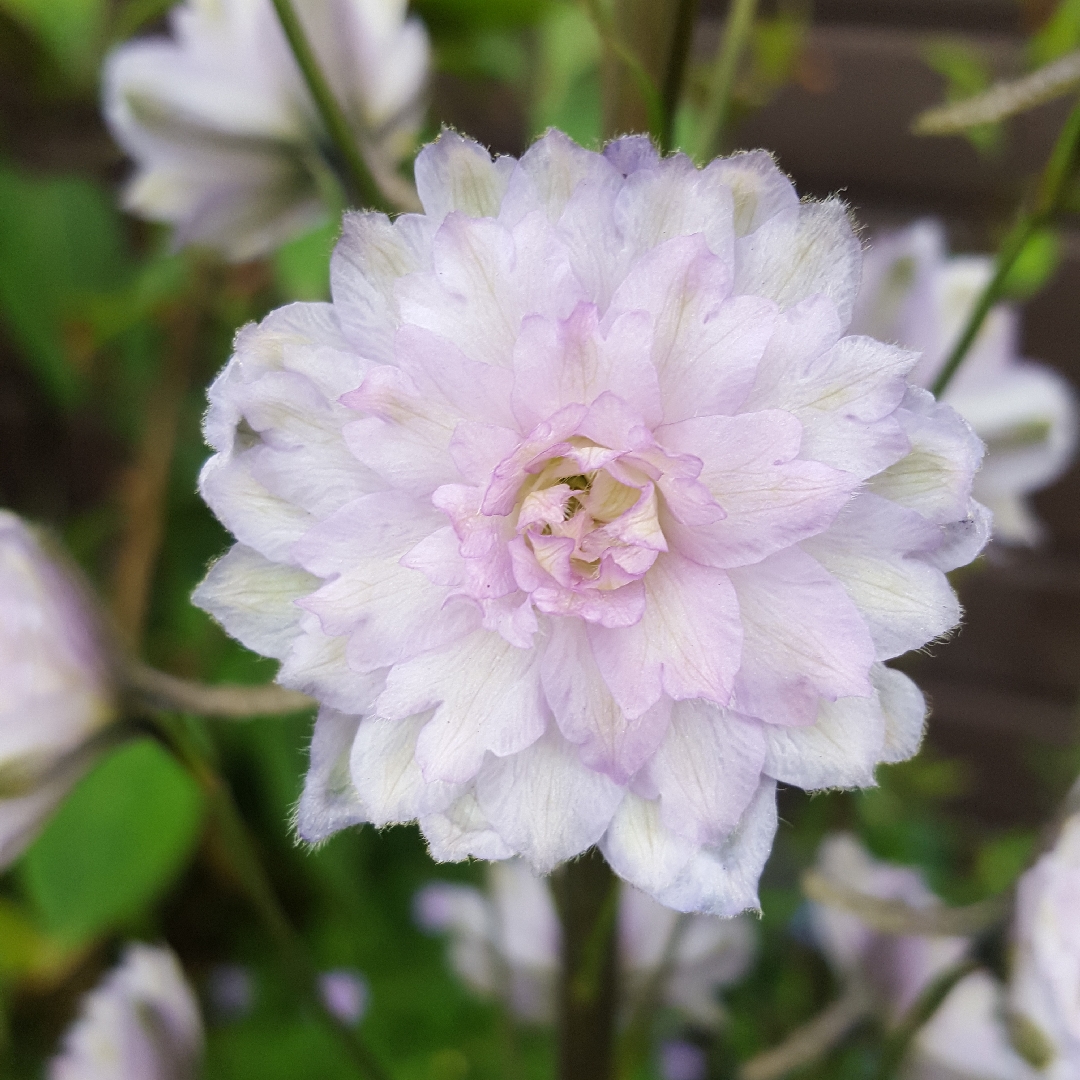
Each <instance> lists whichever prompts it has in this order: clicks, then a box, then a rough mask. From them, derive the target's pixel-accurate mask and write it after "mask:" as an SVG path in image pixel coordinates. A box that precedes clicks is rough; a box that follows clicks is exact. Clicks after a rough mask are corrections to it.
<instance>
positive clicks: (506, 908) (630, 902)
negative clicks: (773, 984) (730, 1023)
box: [414, 859, 754, 1027]
mask: <svg viewBox="0 0 1080 1080" xmlns="http://www.w3.org/2000/svg"><path fill="white" fill-rule="evenodd" d="M414 907H415V911H416V916H417V920H418V921H419V923H420V925H421V926H423V927H424V928H425V929H427V930H432V931H443V932H448V933H449V935H450V959H451V963H452V964H453V967H454V969H455V971H456V972H457V973H458V975H460V976H461V978H462V979H463V980H464V981H465V982H466V983H467V984H468V985H469V986H471V987H472V988H473V989H474V990H477V991H479V992H480V993H483V994H487V995H501V996H505V998H506V1000H507V1003H508V1004H509V1005H510V1007H511V1008H512V1009H513V1010H514V1012H515V1013H517V1014H518V1015H519V1016H521V1017H522V1018H524V1019H526V1020H531V1021H536V1022H550V1021H551V1020H552V1019H553V1017H554V1015H555V986H556V982H557V979H558V972H559V948H560V941H561V935H562V931H561V929H560V926H559V918H558V915H557V914H556V911H555V904H554V902H553V900H552V898H551V892H550V890H549V889H548V885H547V882H546V881H545V880H544V879H543V878H540V877H537V876H536V875H535V874H534V873H533V872H532V871H531V870H530V869H529V868H528V866H526V865H525V864H524V863H523V862H521V861H520V860H518V859H511V860H508V861H506V862H500V863H494V864H493V865H492V866H491V867H489V870H488V890H487V893H486V894H485V893H484V892H481V891H480V890H479V889H474V888H471V887H470V886H467V885H453V884H449V883H447V882H435V883H432V884H430V885H427V886H425V887H424V888H423V889H422V890H421V891H420V892H419V893H418V894H417V896H416V901H415V905H414ZM673 935H674V937H673ZM618 950H619V970H620V972H621V975H622V978H623V979H624V980H626V982H627V984H628V993H627V995H626V996H627V999H633V997H634V995H635V993H637V992H640V991H641V990H642V989H643V988H644V987H645V986H646V985H647V984H648V982H649V981H650V980H651V979H652V978H654V977H655V976H656V974H657V972H658V971H659V970H660V968H661V965H662V964H664V963H665V961H666V958H667V956H668V953H669V950H670V965H671V967H670V974H669V975H668V976H667V979H666V980H665V981H664V983H663V985H662V987H661V988H660V993H659V997H660V1000H661V1001H662V1003H663V1004H665V1005H667V1006H668V1007H670V1008H672V1009H674V1010H676V1011H677V1012H678V1013H679V1014H680V1015H681V1016H682V1017H683V1018H684V1019H687V1020H690V1021H693V1022H694V1023H696V1024H699V1025H702V1026H705V1027H715V1026H716V1025H718V1024H719V1023H720V1022H721V1021H722V1019H723V1011H722V1009H721V1007H720V1004H719V1002H718V1001H717V997H716V993H717V990H718V989H719V988H721V987H724V986H729V985H731V984H732V983H734V982H736V981H737V980H738V979H739V978H740V977H741V976H742V975H743V974H745V972H746V969H747V968H748V967H749V965H750V961H751V959H752V958H753V954H754V931H753V928H752V926H751V924H750V921H749V919H748V917H747V916H741V917H738V918H734V919H720V918H716V917H715V916H709V915H693V916H690V917H689V920H688V921H686V922H682V923H680V922H679V916H678V915H676V913H675V912H674V911H672V910H671V909H670V908H666V907H663V906H662V905H660V904H658V903H657V902H656V901H655V900H652V899H650V898H649V897H648V896H646V895H645V894H644V893H642V892H640V891H638V890H637V889H634V888H631V887H629V886H625V885H624V886H622V887H621V892H620V894H619V913H618Z"/></svg>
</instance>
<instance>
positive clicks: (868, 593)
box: [803, 494, 960, 660]
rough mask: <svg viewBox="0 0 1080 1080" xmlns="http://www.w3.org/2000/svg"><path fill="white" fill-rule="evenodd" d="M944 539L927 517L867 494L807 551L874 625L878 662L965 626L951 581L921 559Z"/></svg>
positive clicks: (807, 545) (806, 546)
mask: <svg viewBox="0 0 1080 1080" xmlns="http://www.w3.org/2000/svg"><path fill="white" fill-rule="evenodd" d="M940 542H941V533H940V531H939V530H938V529H936V528H935V527H934V526H933V525H931V524H930V523H929V522H928V521H927V520H926V519H925V518H923V517H921V516H920V515H919V514H916V513H915V512H913V511H911V510H905V509H904V508H903V507H900V506H897V505H896V503H893V502H889V501H888V500H887V499H882V498H879V497H877V496H875V495H870V494H867V495H862V496H860V497H859V498H857V499H855V500H854V501H853V502H852V503H851V504H850V506H848V508H847V509H846V510H845V511H844V512H843V513H842V514H841V515H840V516H839V517H838V518H837V519H836V521H835V522H834V523H833V525H832V527H831V528H830V529H829V530H828V531H827V532H825V533H823V534H822V535H820V536H817V537H814V538H813V539H811V540H808V541H807V542H806V543H804V544H803V550H804V551H806V552H808V553H809V554H810V555H813V556H814V558H815V559H816V560H817V561H818V562H819V563H820V564H821V565H822V566H824V567H825V569H826V570H828V571H829V573H830V574H832V575H833V577H835V578H836V579H837V581H839V582H840V583H841V584H842V585H843V586H844V588H845V589H846V591H847V594H848V595H849V596H850V597H851V599H852V600H853V601H854V602H855V606H856V607H857V608H858V609H859V611H860V612H861V613H862V616H863V618H864V619H865V621H866V625H867V627H868V628H869V630H870V634H871V636H872V637H873V639H874V646H875V649H876V653H877V659H878V660H888V659H890V658H892V657H894V656H899V655H900V654H901V653H905V652H907V651H908V650H909V649H918V648H920V647H921V646H922V645H924V644H925V643H926V642H928V641H933V640H934V639H935V638H939V637H941V636H942V635H943V634H947V633H948V632H949V631H950V630H952V629H953V627H955V626H956V624H957V623H958V622H959V621H960V602H959V601H958V600H957V598H956V594H955V593H954V592H953V590H952V587H951V586H950V585H949V581H948V579H947V578H946V577H945V575H944V574H943V573H942V572H941V571H940V570H938V569H937V568H936V567H935V566H932V565H930V564H929V563H928V562H927V561H925V560H924V559H923V558H922V557H921V556H924V555H932V554H933V553H934V552H935V549H936V548H937V546H938V544H939V543H940Z"/></svg>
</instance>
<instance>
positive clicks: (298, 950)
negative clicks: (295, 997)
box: [156, 720, 390, 1080]
mask: <svg viewBox="0 0 1080 1080" xmlns="http://www.w3.org/2000/svg"><path fill="white" fill-rule="evenodd" d="M156 728H157V730H158V731H159V732H160V733H161V734H163V735H164V737H165V740H166V742H167V743H168V745H169V747H170V748H171V749H172V751H173V752H174V753H175V754H176V755H177V757H178V758H179V759H180V760H181V761H182V762H183V764H184V765H185V766H186V768H187V769H188V771H189V772H190V773H191V775H192V776H193V777H194V778H195V780H196V781H197V783H198V784H199V786H200V787H201V788H202V790H203V793H204V795H205V797H206V801H207V805H208V807H209V811H210V820H211V821H212V823H213V825H214V828H215V839H216V840H217V841H218V842H219V843H220V844H221V846H222V849H223V850H224V852H225V854H226V855H227V856H228V860H229V869H230V870H231V872H232V873H233V874H234V875H235V877H236V880H237V882H238V883H239V885H240V886H241V888H242V889H243V891H244V893H245V895H246V896H247V899H248V902H249V903H250V904H251V906H252V909H253V910H254V911H255V913H256V914H257V915H258V917H259V919H260V920H261V922H262V923H263V926H264V927H265V928H266V931H267V933H268V934H269V935H270V937H271V938H273V940H274V943H275V944H276V945H277V947H278V949H279V950H280V951H281V955H282V957H283V959H284V960H285V965H286V968H287V970H288V972H289V976H290V977H291V978H292V979H293V980H294V982H295V983H296V987H297V990H298V991H299V992H300V993H301V994H302V995H303V997H304V998H305V999H306V1000H307V1001H308V1002H309V1003H310V1004H312V1005H314V1006H315V1007H316V1008H317V1010H318V1013H319V1016H320V1017H321V1018H322V1020H323V1021H324V1022H325V1023H326V1024H327V1026H328V1027H329V1028H330V1029H331V1030H332V1031H333V1033H334V1034H335V1035H336V1036H337V1038H338V1040H339V1042H340V1043H341V1044H342V1047H343V1048H344V1050H345V1051H346V1053H348V1054H349V1056H350V1057H351V1058H352V1059H353V1061H354V1062H355V1064H356V1065H357V1066H358V1067H359V1069H360V1072H361V1074H362V1076H364V1077H365V1078H366V1080H390V1074H389V1073H388V1072H387V1071H386V1069H384V1068H383V1066H382V1065H381V1064H380V1063H379V1061H378V1059H377V1058H376V1057H375V1055H374V1054H373V1053H372V1051H371V1049H370V1048H369V1047H368V1045H367V1044H366V1043H365V1042H364V1041H363V1039H361V1037H360V1035H359V1034H358V1033H357V1032H356V1031H355V1030H353V1028H351V1027H349V1026H348V1025H347V1024H345V1023H343V1022H342V1021H341V1020H340V1019H339V1018H338V1017H336V1016H335V1015H334V1014H333V1013H331V1012H330V1011H329V1010H328V1009H327V1008H326V1005H325V1004H324V1003H323V1000H322V997H321V995H320V994H319V992H318V970H317V969H316V967H315V964H314V963H313V962H312V960H311V957H310V956H309V955H308V951H307V948H306V946H305V945H304V942H303V940H302V939H301V937H300V935H299V934H298V933H297V931H296V929H295V928H294V927H293V925H292V924H291V923H290V922H289V920H288V917H287V916H286V915H285V912H284V911H283V910H282V907H281V904H280V902H279V901H278V898H277V894H276V893H275V892H274V887H273V886H272V885H271V883H270V879H269V877H268V876H267V873H266V870H265V868H264V867H263V865H262V863H261V861H260V860H259V857H258V856H257V855H256V853H255V845H254V843H253V841H252V838H251V834H250V833H249V832H248V829H247V826H246V825H245V824H244V820H243V818H242V817H241V816H240V811H239V809H238V808H237V806H236V803H235V802H234V801H233V797H232V793H231V791H230V790H229V787H228V785H227V784H226V782H225V781H224V779H223V778H222V777H221V776H220V774H219V773H218V772H217V770H215V769H214V768H213V767H212V766H211V765H210V764H209V763H208V762H207V761H206V759H205V757H204V756H203V754H202V752H201V751H200V749H199V747H198V745H197V743H196V740H195V739H193V738H192V736H191V734H190V733H189V732H188V731H187V730H186V728H185V726H184V724H183V722H164V721H162V720H158V721H157V722H156Z"/></svg>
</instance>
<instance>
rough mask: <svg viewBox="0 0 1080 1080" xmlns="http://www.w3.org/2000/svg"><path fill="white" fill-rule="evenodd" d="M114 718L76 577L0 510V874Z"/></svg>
mask: <svg viewBox="0 0 1080 1080" xmlns="http://www.w3.org/2000/svg"><path fill="white" fill-rule="evenodd" d="M116 716H117V687H116V672H115V658H114V656H113V653H112V642H111V640H110V638H109V635H108V633H107V631H106V629H105V627H104V625H103V623H102V621H101V619H100V617H99V614H98V612H97V610H96V609H95V606H94V601H93V600H92V598H91V597H90V595H89V592H88V591H87V590H86V589H85V588H84V586H83V583H82V582H81V581H80V580H79V579H78V577H77V574H76V573H75V572H74V571H71V570H69V569H68V568H67V567H66V566H65V565H64V564H63V562H62V560H61V559H59V558H54V557H53V556H52V555H51V554H50V553H49V551H48V550H47V547H46V546H45V545H43V543H42V541H41V539H40V538H39V537H38V536H37V535H36V534H35V533H34V532H33V531H32V530H31V529H30V528H28V527H27V525H26V524H25V523H24V522H22V521H21V520H20V519H19V518H17V517H16V516H15V515H14V514H10V513H8V512H6V511H3V510H0V869H3V867H5V866H7V865H9V864H10V863H11V862H12V861H13V860H14V859H15V858H17V857H18V856H19V854H20V853H21V852H22V851H23V849H24V848H25V847H26V846H27V844H29V843H30V841H31V840H32V839H33V838H34V836H35V835H36V834H37V832H38V830H39V829H40V827H41V826H42V824H43V823H44V822H45V820H46V819H47V818H48V816H49V815H50V814H51V813H52V811H53V810H54V809H55V808H56V806H57V804H58V803H59V802H60V801H61V800H62V799H63V797H64V795H66V794H67V792H68V790H69V788H70V787H71V785H72V784H73V783H74V782H75V781H76V780H77V779H78V777H79V776H80V775H81V774H82V773H83V771H84V770H85V769H86V767H87V765H88V764H89V761H90V759H91V757H92V754H91V753H90V752H89V749H88V744H89V743H90V740H92V738H93V737H94V736H95V735H96V734H97V733H98V732H100V731H101V730H102V729H103V728H105V727H107V726H108V725H109V724H110V723H112V722H113V721H114V720H115V719H116Z"/></svg>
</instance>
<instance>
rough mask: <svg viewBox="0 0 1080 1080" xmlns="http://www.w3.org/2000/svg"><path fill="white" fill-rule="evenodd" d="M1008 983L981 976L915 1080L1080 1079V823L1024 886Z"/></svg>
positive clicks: (968, 982)
mask: <svg viewBox="0 0 1080 1080" xmlns="http://www.w3.org/2000/svg"><path fill="white" fill-rule="evenodd" d="M1007 954H1008V959H1009V975H1008V983H1007V984H1006V985H1003V984H1002V983H1001V982H999V981H998V980H997V979H996V978H995V977H994V976H992V975H990V974H989V973H988V972H982V971H979V972H975V973H974V974H973V975H970V976H968V977H967V978H966V979H964V980H963V981H962V982H961V983H959V984H958V985H957V986H956V988H955V989H954V990H953V991H952V992H951V993H950V994H949V996H948V998H946V999H945V1002H944V1003H943V1004H942V1006H941V1008H940V1009H939V1010H938V1011H937V1013H935V1015H934V1016H933V1018H932V1019H931V1020H930V1022H929V1023H928V1024H927V1025H926V1027H925V1028H923V1030H922V1031H921V1032H920V1033H919V1038H918V1043H917V1061H916V1065H917V1068H916V1069H915V1070H913V1076H914V1077H916V1078H918V1080H936V1078H937V1077H939V1076H942V1075H943V1074H944V1073H946V1072H948V1075H949V1076H956V1077H961V1078H967V1080H1040V1078H1041V1080H1075V1078H1076V1077H1078V1076H1080V814H1074V815H1073V816H1072V817H1071V818H1069V819H1068V820H1067V821H1066V822H1065V825H1064V827H1063V828H1062V830H1061V833H1060V835H1059V837H1058V840H1057V843H1056V844H1055V846H1054V847H1053V848H1052V849H1051V850H1050V851H1048V852H1046V853H1045V854H1044V855H1042V856H1041V857H1040V858H1039V860H1038V861H1037V862H1036V863H1035V865H1034V866H1032V867H1031V869H1029V870H1028V871H1026V872H1025V873H1024V875H1023V876H1022V877H1021V879H1020V882H1019V884H1018V886H1017V893H1016V907H1015V914H1014V918H1013V925H1012V932H1011V941H1010V946H1009V949H1008V953H1007Z"/></svg>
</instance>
